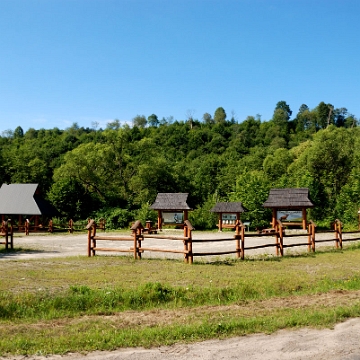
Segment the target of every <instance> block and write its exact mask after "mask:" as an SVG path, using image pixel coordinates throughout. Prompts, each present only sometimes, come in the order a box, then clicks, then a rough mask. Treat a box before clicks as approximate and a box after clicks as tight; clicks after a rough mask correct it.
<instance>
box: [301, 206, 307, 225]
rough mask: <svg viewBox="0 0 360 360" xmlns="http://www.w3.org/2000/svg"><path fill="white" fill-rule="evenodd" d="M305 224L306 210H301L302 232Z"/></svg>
mask: <svg viewBox="0 0 360 360" xmlns="http://www.w3.org/2000/svg"><path fill="white" fill-rule="evenodd" d="M306 223H307V220H306V209H305V208H303V209H302V228H303V230H306Z"/></svg>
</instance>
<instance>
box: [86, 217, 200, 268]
mask: <svg viewBox="0 0 360 360" xmlns="http://www.w3.org/2000/svg"><path fill="white" fill-rule="evenodd" d="M87 229H88V256H95V255H96V252H97V251H114V252H128V253H133V254H134V259H141V254H142V253H143V252H144V251H155V252H169V253H177V254H183V255H184V260H185V262H190V263H192V260H193V259H192V257H191V256H190V255H191V253H192V249H191V246H192V241H191V240H192V236H191V232H192V230H193V227H192V225H191V223H190V222H189V221H188V220H187V221H185V223H184V236H168V235H158V234H146V233H145V232H144V230H145V228H144V227H143V226H142V224H141V222H140V221H139V220H138V221H136V222H135V223H134V225H133V226H132V227H131V232H132V234H131V235H130V236H103V235H101V236H98V235H97V234H96V229H97V225H96V222H95V221H94V220H91V221H89V223H88V225H87ZM145 239H164V240H170V241H182V243H183V249H178V250H177V249H160V248H154V247H144V246H143V241H144V240H145ZM101 240H105V241H115V242H130V243H131V245H132V246H130V247H111V248H109V247H99V246H98V242H99V241H101Z"/></svg>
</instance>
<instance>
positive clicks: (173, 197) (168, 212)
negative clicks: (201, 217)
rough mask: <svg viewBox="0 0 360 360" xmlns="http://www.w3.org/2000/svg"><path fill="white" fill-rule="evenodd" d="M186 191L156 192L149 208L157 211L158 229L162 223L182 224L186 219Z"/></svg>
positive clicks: (187, 206) (188, 208)
mask: <svg viewBox="0 0 360 360" xmlns="http://www.w3.org/2000/svg"><path fill="white" fill-rule="evenodd" d="M188 195H189V194H187V193H158V194H157V196H156V199H155V202H154V203H153V204H152V205H151V206H150V209H153V210H157V212H158V226H157V227H158V229H159V230H161V229H162V226H163V225H179V226H180V225H181V226H182V225H183V224H184V222H185V221H186V220H188V211H189V210H192V209H191V208H190V206H189V205H188V204H187V198H188Z"/></svg>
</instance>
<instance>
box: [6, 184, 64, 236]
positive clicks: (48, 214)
mask: <svg viewBox="0 0 360 360" xmlns="http://www.w3.org/2000/svg"><path fill="white" fill-rule="evenodd" d="M0 215H1V217H2V220H5V219H7V217H8V216H14V215H15V216H18V219H19V220H18V227H19V229H20V228H22V227H24V222H23V217H24V216H26V217H27V218H28V220H29V221H33V222H34V230H38V229H39V228H40V227H41V226H42V225H43V223H44V221H45V218H46V219H51V218H52V217H53V216H58V215H59V212H58V211H57V210H56V209H55V208H54V207H53V206H52V205H51V204H50V203H49V202H47V201H46V200H44V199H43V198H42V197H41V196H40V191H39V188H38V184H2V186H1V188H0Z"/></svg>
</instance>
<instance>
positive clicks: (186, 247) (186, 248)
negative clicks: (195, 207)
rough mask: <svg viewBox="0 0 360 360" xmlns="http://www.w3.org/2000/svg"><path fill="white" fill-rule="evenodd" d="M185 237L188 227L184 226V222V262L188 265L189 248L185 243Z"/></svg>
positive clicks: (186, 242)
mask: <svg viewBox="0 0 360 360" xmlns="http://www.w3.org/2000/svg"><path fill="white" fill-rule="evenodd" d="M187 237H188V227H187V225H186V222H184V241H183V242H184V262H185V263H186V264H188V263H189V253H188V251H189V247H188V241H187Z"/></svg>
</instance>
